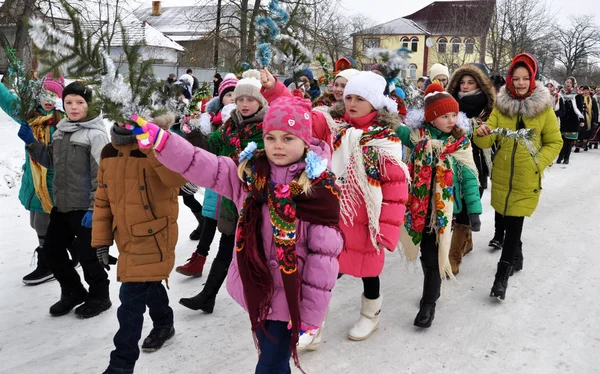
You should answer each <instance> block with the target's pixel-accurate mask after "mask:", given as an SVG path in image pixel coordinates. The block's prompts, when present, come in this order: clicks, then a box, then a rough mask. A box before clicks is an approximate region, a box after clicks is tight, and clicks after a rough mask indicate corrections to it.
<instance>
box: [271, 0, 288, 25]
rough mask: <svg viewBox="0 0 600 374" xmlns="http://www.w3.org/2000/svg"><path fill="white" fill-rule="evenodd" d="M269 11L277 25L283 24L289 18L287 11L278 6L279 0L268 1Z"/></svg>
mask: <svg viewBox="0 0 600 374" xmlns="http://www.w3.org/2000/svg"><path fill="white" fill-rule="evenodd" d="M269 12H271V13H273V16H272V18H273V20H274V21H275V22H277V24H278V25H279V26H283V25H284V24H286V23H287V22H288V21H289V20H290V15H289V14H288V12H286V11H285V9H283V8H282V7H280V6H279V0H271V2H270V3H269Z"/></svg>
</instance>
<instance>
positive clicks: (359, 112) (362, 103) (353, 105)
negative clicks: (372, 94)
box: [344, 94, 375, 118]
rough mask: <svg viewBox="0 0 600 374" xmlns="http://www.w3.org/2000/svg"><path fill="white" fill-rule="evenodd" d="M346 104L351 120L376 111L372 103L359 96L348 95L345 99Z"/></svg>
mask: <svg viewBox="0 0 600 374" xmlns="http://www.w3.org/2000/svg"><path fill="white" fill-rule="evenodd" d="M344 104H345V105H346V112H347V113H348V115H349V116H350V118H360V117H364V116H366V115H367V114H369V113H371V112H372V111H374V110H375V108H373V105H371V103H370V102H368V101H367V100H366V99H365V98H364V97H362V96H358V95H352V94H351V95H346V96H345V97H344Z"/></svg>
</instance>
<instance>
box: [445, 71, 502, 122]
mask: <svg viewBox="0 0 600 374" xmlns="http://www.w3.org/2000/svg"><path fill="white" fill-rule="evenodd" d="M464 75H470V76H472V77H473V78H475V80H476V81H477V85H478V86H479V88H480V89H481V91H482V92H483V93H485V95H486V96H487V106H486V108H485V112H486V113H487V115H488V116H489V115H490V113H492V110H493V109H494V105H495V104H496V89H495V88H494V85H493V84H492V82H491V81H490V79H489V78H488V77H487V76H486V75H485V74H484V73H483V71H481V69H479V68H478V67H477V66H475V65H472V64H467V65H463V66H461V67H460V68H458V69H457V70H456V71H455V72H454V73H452V79H450V83H448V87H447V88H446V91H447V92H448V93H449V94H450V95H452V96H453V97H454V98H455V99H456V100H458V92H459V91H460V80H461V79H462V77H463V76H464Z"/></svg>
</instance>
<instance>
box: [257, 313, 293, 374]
mask: <svg viewBox="0 0 600 374" xmlns="http://www.w3.org/2000/svg"><path fill="white" fill-rule="evenodd" d="M287 325H288V323H287V322H282V321H270V320H269V321H265V329H266V330H267V333H268V334H269V335H270V338H269V336H267V335H266V334H265V333H264V331H263V330H262V329H258V331H257V332H256V335H257V337H258V342H259V344H260V358H259V359H258V364H257V365H256V371H255V374H289V373H291V372H292V369H291V368H290V356H291V355H292V352H291V350H290V340H291V338H292V330H288V328H287Z"/></svg>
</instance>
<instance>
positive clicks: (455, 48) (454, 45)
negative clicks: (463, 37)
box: [450, 38, 460, 53]
mask: <svg viewBox="0 0 600 374" xmlns="http://www.w3.org/2000/svg"><path fill="white" fill-rule="evenodd" d="M450 43H451V44H452V53H458V52H460V39H459V38H452V40H451V41H450Z"/></svg>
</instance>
